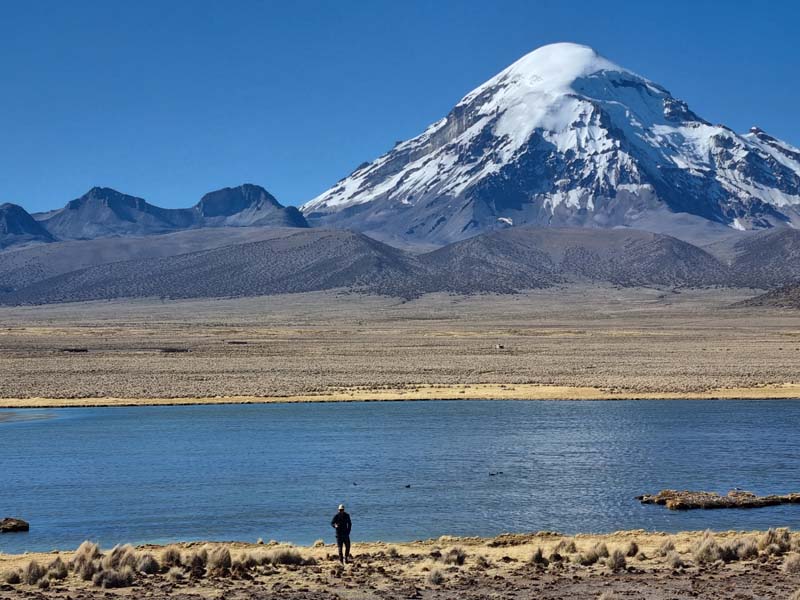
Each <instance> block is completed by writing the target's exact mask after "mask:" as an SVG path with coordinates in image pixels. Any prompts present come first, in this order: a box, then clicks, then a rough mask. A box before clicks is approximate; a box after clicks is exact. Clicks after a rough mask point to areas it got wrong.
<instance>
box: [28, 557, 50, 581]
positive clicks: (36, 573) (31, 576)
mask: <svg viewBox="0 0 800 600" xmlns="http://www.w3.org/2000/svg"><path fill="white" fill-rule="evenodd" d="M46 574H47V571H45V568H44V567H43V566H41V565H40V564H39V563H38V562H36V561H35V560H32V561H30V562H29V563H28V564H27V565H25V568H24V569H22V583H26V584H28V585H36V584H37V583H39V580H40V579H41V578H42V577H44V576H45V575H46Z"/></svg>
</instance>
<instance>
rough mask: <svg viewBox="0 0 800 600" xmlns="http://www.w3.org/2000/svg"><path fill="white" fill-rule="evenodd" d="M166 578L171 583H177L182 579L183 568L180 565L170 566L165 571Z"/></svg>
mask: <svg viewBox="0 0 800 600" xmlns="http://www.w3.org/2000/svg"><path fill="white" fill-rule="evenodd" d="M167 579H169V580H170V581H171V582H172V583H179V582H181V581H183V569H181V568H180V567H172V568H170V570H169V571H167Z"/></svg>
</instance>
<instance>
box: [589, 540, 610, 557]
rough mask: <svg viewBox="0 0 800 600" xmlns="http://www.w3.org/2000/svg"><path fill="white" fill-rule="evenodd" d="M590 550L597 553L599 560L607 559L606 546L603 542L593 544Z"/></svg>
mask: <svg viewBox="0 0 800 600" xmlns="http://www.w3.org/2000/svg"><path fill="white" fill-rule="evenodd" d="M592 549H593V550H594V551H595V552H596V553H597V556H598V557H600V558H608V556H609V552H608V546H606V545H605V543H603V542H599V543H597V544H595V545H594V547H593V548H592Z"/></svg>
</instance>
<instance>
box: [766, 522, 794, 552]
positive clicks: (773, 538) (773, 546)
mask: <svg viewBox="0 0 800 600" xmlns="http://www.w3.org/2000/svg"><path fill="white" fill-rule="evenodd" d="M791 547H792V535H791V533H790V532H789V530H788V529H786V528H780V529H769V530H767V532H766V533H765V534H764V535H762V536H761V537H760V538H759V539H758V549H759V550H761V551H762V552H765V553H766V554H771V555H775V556H779V555H781V554H784V553H786V552H788V551H789V550H790V549H791Z"/></svg>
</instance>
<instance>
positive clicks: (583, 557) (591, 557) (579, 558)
mask: <svg viewBox="0 0 800 600" xmlns="http://www.w3.org/2000/svg"><path fill="white" fill-rule="evenodd" d="M574 560H575V562H577V563H578V564H580V565H583V566H584V567H588V566H591V565H593V564H594V563H596V562H597V561H598V560H600V556H599V555H598V554H597V551H596V550H594V549H591V550H587V551H586V552H581V553H580V554H577V555H575V558H574Z"/></svg>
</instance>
